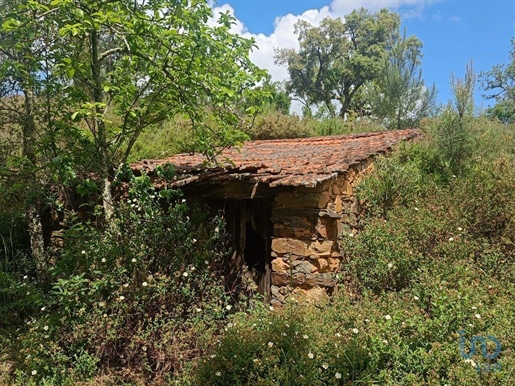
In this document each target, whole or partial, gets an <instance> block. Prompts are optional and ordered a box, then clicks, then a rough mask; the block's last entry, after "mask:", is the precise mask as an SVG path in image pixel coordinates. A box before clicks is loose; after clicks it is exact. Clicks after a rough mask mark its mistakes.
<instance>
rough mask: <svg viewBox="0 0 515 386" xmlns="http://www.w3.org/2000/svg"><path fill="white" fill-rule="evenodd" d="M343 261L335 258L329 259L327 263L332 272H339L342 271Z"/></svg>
mask: <svg viewBox="0 0 515 386" xmlns="http://www.w3.org/2000/svg"><path fill="white" fill-rule="evenodd" d="M340 262H341V259H339V258H335V257H329V258H328V259H327V263H328V265H329V267H328V270H329V271H330V272H338V271H339V270H340Z"/></svg>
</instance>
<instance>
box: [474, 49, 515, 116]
mask: <svg viewBox="0 0 515 386" xmlns="http://www.w3.org/2000/svg"><path fill="white" fill-rule="evenodd" d="M511 46H512V48H511V51H510V63H508V64H507V65H496V66H494V67H493V68H492V69H491V70H490V71H487V72H482V73H481V75H480V78H481V87H482V88H483V90H485V91H486V92H488V94H486V95H484V97H486V98H488V99H493V100H495V102H496V104H495V106H493V107H492V108H490V109H489V110H488V111H487V113H488V114H489V115H491V116H493V117H496V118H498V119H500V120H501V121H502V122H504V123H511V122H514V121H515V39H512V40H511Z"/></svg>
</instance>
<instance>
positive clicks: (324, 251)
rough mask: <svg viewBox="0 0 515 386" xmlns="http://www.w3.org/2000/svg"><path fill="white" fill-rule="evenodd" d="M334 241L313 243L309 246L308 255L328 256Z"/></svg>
mask: <svg viewBox="0 0 515 386" xmlns="http://www.w3.org/2000/svg"><path fill="white" fill-rule="evenodd" d="M333 244H334V241H332V240H323V241H318V240H316V241H313V242H312V243H311V244H309V249H308V251H309V253H308V254H309V255H318V256H325V255H327V256H329V255H330V254H331V250H332V249H333Z"/></svg>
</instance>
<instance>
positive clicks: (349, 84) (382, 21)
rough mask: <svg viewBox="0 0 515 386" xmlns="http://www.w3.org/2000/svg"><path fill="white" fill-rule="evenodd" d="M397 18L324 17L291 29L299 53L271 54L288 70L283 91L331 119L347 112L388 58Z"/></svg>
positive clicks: (383, 14) (382, 13)
mask: <svg viewBox="0 0 515 386" xmlns="http://www.w3.org/2000/svg"><path fill="white" fill-rule="evenodd" d="M399 25H400V19H399V16H398V15H397V14H395V13H393V12H389V11H388V10H385V9H383V10H381V11H379V12H378V13H376V14H370V13H368V11H367V10H365V9H363V8H362V9H360V10H357V11H353V12H352V13H351V14H349V15H347V16H346V17H345V21H343V20H342V19H331V18H326V19H324V20H322V22H321V23H320V26H318V27H315V26H313V25H311V24H309V23H308V22H306V21H303V20H301V21H299V22H297V24H296V25H295V32H296V33H297V34H298V40H299V43H300V49H299V50H298V51H296V50H294V49H291V48H287V49H279V50H277V51H276V55H275V60H276V63H278V64H280V65H284V66H286V67H287V68H288V72H289V75H290V80H289V81H288V83H287V90H288V91H289V92H291V93H293V95H294V96H295V97H296V98H297V99H298V100H301V101H302V102H303V103H304V104H305V105H306V106H313V105H317V104H324V105H325V106H326V108H327V109H328V110H329V111H330V113H331V115H332V116H336V107H335V103H336V104H339V105H340V111H339V116H340V117H341V118H344V117H345V114H346V113H348V112H349V111H350V108H351V103H352V100H353V97H354V96H355V94H356V93H357V92H358V91H359V90H360V89H361V87H363V85H365V84H366V83H367V82H369V81H371V80H373V79H375V78H376V77H377V76H378V74H379V72H380V70H381V63H382V61H383V60H384V59H385V58H386V57H387V56H388V37H389V36H391V35H392V34H393V33H394V32H395V31H397V30H398V28H399Z"/></svg>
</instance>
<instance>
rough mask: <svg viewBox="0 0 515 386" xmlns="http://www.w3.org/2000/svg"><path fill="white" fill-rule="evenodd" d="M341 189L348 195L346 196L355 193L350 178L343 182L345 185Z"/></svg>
mask: <svg viewBox="0 0 515 386" xmlns="http://www.w3.org/2000/svg"><path fill="white" fill-rule="evenodd" d="M340 191H341V193H342V194H343V195H346V196H352V195H353V193H354V189H353V188H352V184H351V183H350V182H349V181H348V180H345V181H344V182H343V186H342V188H341V189H340Z"/></svg>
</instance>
